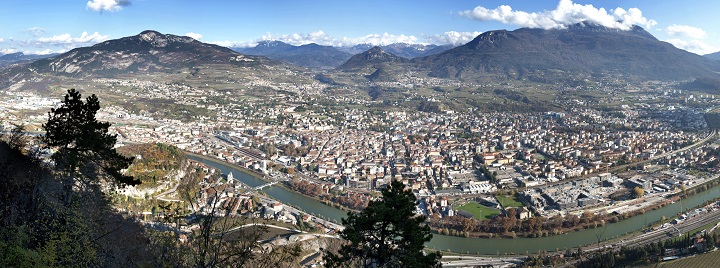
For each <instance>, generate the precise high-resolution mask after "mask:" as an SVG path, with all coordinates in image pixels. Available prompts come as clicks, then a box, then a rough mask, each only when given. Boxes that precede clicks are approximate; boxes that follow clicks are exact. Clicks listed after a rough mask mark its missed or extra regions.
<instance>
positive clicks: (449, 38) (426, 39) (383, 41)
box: [209, 31, 482, 47]
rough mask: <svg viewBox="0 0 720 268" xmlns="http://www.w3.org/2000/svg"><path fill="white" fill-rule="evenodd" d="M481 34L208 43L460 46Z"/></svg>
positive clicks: (265, 37)
mask: <svg viewBox="0 0 720 268" xmlns="http://www.w3.org/2000/svg"><path fill="white" fill-rule="evenodd" d="M481 33H482V32H456V31H449V32H445V33H442V34H436V35H420V36H419V37H418V36H414V35H405V34H390V33H382V34H368V35H364V36H359V37H335V36H332V35H329V34H327V33H325V32H323V31H316V32H311V33H308V34H304V33H300V34H298V33H294V34H283V35H275V34H271V33H267V34H265V35H263V36H262V37H261V38H258V39H255V40H251V41H211V42H209V43H212V44H216V45H220V46H224V47H254V46H256V45H257V44H258V42H261V41H281V42H284V43H288V44H291V45H295V46H299V45H306V44H310V43H315V44H318V45H324V46H335V47H343V46H354V45H358V44H371V45H378V46H384V45H390V44H395V43H407V44H436V45H446V44H451V45H461V44H464V43H467V42H469V41H470V40H472V39H473V38H475V37H477V36H478V35H480V34H481Z"/></svg>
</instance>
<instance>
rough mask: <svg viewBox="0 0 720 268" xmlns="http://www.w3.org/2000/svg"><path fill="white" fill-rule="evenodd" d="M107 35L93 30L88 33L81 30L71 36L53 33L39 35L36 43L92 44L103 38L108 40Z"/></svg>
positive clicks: (101, 40)
mask: <svg viewBox="0 0 720 268" xmlns="http://www.w3.org/2000/svg"><path fill="white" fill-rule="evenodd" d="M108 38H109V36H108V35H101V34H99V33H98V32H94V33H93V34H88V33H87V32H83V33H82V34H81V35H80V36H78V37H72V36H71V35H70V34H67V33H66V34H61V35H55V36H52V37H41V38H38V39H37V42H38V43H43V44H56V45H59V44H94V43H100V42H103V41H105V40H108Z"/></svg>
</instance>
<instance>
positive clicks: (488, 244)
mask: <svg viewBox="0 0 720 268" xmlns="http://www.w3.org/2000/svg"><path fill="white" fill-rule="evenodd" d="M188 157H189V158H190V159H192V160H196V161H200V162H203V163H205V164H207V165H210V166H213V167H215V168H218V169H220V171H222V172H223V173H224V174H228V173H229V172H232V173H233V176H234V177H235V179H237V180H240V181H242V182H243V183H245V184H247V185H250V186H253V187H254V186H258V185H262V184H265V183H266V182H265V181H263V180H261V179H259V178H256V177H254V176H252V175H250V174H247V173H246V172H247V171H243V170H241V169H238V168H233V167H231V166H229V165H227V164H221V163H219V162H215V161H210V160H206V159H202V158H198V157H194V156H188ZM263 191H264V192H265V193H267V194H268V195H269V196H270V197H272V198H275V199H277V200H279V201H281V202H283V203H286V204H291V205H293V206H295V207H297V208H300V209H302V210H303V211H305V212H307V213H310V214H314V215H319V216H322V217H324V218H326V219H329V220H337V222H340V219H341V218H342V217H345V216H346V215H347V214H346V212H345V211H343V210H340V209H337V208H334V207H331V206H328V205H325V204H323V203H321V202H319V201H317V200H314V199H312V198H308V197H306V196H304V195H301V194H298V193H295V192H292V191H290V190H287V189H285V188H282V187H277V186H272V187H269V188H265V189H264V190H263ZM718 196H720V186H715V187H713V188H712V189H709V190H707V191H704V192H702V193H699V194H695V195H693V196H691V197H689V198H687V199H683V200H682V202H676V203H675V204H671V205H668V206H665V207H663V208H659V209H657V210H653V211H649V212H646V213H645V214H642V215H638V216H635V217H632V218H630V219H626V220H624V221H620V222H618V223H612V224H607V225H606V226H605V227H598V228H595V229H587V230H582V231H578V232H571V233H567V234H562V235H556V236H550V237H541V238H515V239H509V238H492V239H486V238H467V237H455V236H446V235H439V234H433V239H432V240H431V241H430V242H428V243H427V244H426V246H427V247H428V248H432V249H437V250H445V251H448V250H449V251H451V252H458V253H471V254H484V255H495V254H511V253H516V254H525V253H537V252H538V251H540V250H546V251H555V250H556V249H559V250H565V249H566V248H573V247H577V246H584V245H588V244H591V243H596V242H597V240H598V237H599V238H600V240H606V239H610V238H614V237H617V236H622V235H624V234H626V233H629V232H633V231H637V230H640V229H643V228H645V227H647V225H648V224H649V223H652V222H656V221H659V220H660V219H661V218H662V217H663V216H665V217H667V218H672V217H673V216H675V215H676V214H677V213H678V212H680V210H681V208H692V207H695V206H698V205H700V204H703V203H704V202H705V201H707V200H711V199H713V198H715V197H718Z"/></svg>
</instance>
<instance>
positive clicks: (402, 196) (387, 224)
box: [325, 181, 440, 267]
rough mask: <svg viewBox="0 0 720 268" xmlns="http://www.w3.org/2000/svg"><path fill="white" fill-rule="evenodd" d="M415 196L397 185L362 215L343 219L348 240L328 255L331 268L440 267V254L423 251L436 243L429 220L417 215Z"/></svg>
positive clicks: (372, 202)
mask: <svg viewBox="0 0 720 268" xmlns="http://www.w3.org/2000/svg"><path fill="white" fill-rule="evenodd" d="M415 204H416V199H415V195H414V194H413V193H412V192H411V191H409V190H405V185H404V184H403V183H402V182H399V181H393V182H392V183H391V184H390V185H389V187H387V188H385V189H383V190H382V199H380V200H374V201H371V202H370V203H369V204H368V206H367V207H366V208H365V209H364V210H362V211H361V212H359V213H352V212H351V213H350V214H349V215H348V217H347V218H344V219H342V224H343V225H344V226H345V230H343V231H342V232H340V237H341V238H343V239H345V240H347V243H346V244H345V245H343V246H342V247H341V248H340V250H339V251H338V252H337V254H335V253H332V252H327V255H326V256H325V261H326V262H327V265H328V267H347V266H353V267H354V266H362V267H437V266H439V265H440V264H439V259H440V254H439V253H426V252H424V251H423V248H424V243H425V242H428V241H430V239H432V234H430V227H428V226H427V225H423V224H422V223H423V222H424V221H425V218H426V217H425V216H417V215H415V214H414V213H413V211H414V208H415Z"/></svg>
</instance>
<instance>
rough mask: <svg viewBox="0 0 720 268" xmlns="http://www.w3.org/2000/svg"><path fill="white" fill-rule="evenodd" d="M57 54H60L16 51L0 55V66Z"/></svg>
mask: <svg viewBox="0 0 720 268" xmlns="http://www.w3.org/2000/svg"><path fill="white" fill-rule="evenodd" d="M57 55H60V54H57V53H55V54H44V55H38V54H24V53H22V52H16V53H10V54H5V55H0V68H2V67H5V66H8V65H10V64H13V63H18V62H25V61H33V60H38V59H44V58H51V57H54V56H57Z"/></svg>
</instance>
